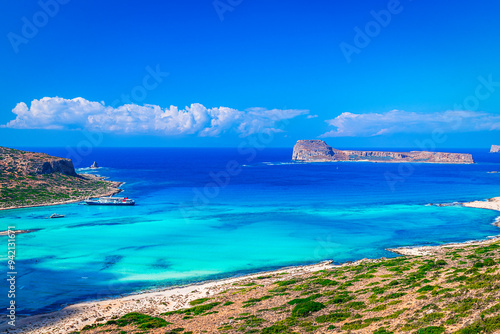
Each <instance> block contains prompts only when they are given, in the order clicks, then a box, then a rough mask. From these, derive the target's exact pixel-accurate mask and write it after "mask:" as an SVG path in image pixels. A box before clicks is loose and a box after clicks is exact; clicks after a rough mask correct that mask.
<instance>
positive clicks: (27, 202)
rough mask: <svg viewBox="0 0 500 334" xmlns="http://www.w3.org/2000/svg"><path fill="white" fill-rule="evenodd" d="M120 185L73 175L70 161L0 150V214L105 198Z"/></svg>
mask: <svg viewBox="0 0 500 334" xmlns="http://www.w3.org/2000/svg"><path fill="white" fill-rule="evenodd" d="M120 185H121V183H120V182H112V181H105V180H103V178H102V177H98V176H95V175H90V174H77V173H76V171H75V168H74V166H73V162H72V161H71V159H64V158H58V157H53V156H50V155H48V154H45V153H35V152H27V151H21V150H16V149H12V148H6V147H0V210H2V209H14V208H23V207H32V206H45V205H53V204H63V203H69V202H77V201H80V200H83V199H85V198H87V197H97V196H109V195H113V194H116V193H119V192H120V191H121V189H119V188H118V187H119V186H120Z"/></svg>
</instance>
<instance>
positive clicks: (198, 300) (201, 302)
mask: <svg viewBox="0 0 500 334" xmlns="http://www.w3.org/2000/svg"><path fill="white" fill-rule="evenodd" d="M209 300H210V298H199V299H195V300H192V301H190V302H189V305H192V306H195V305H199V304H203V303H204V302H206V301H209Z"/></svg>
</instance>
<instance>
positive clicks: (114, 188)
mask: <svg viewBox="0 0 500 334" xmlns="http://www.w3.org/2000/svg"><path fill="white" fill-rule="evenodd" d="M78 175H79V176H84V177H86V178H94V179H96V180H97V179H98V180H100V181H106V182H108V183H109V184H110V185H111V186H112V189H110V190H109V191H106V192H103V193H96V194H92V196H91V197H106V196H113V195H116V194H119V193H121V192H122V191H123V189H120V188H119V187H121V186H122V185H123V184H124V183H125V182H119V181H108V180H105V179H104V177H101V176H95V175H94V174H78ZM86 198H88V196H86V197H85V196H81V197H78V198H74V199H70V200H67V201H57V202H47V203H38V204H31V205H16V206H9V207H0V211H1V210H15V209H25V208H37V207H44V206H55V205H63V204H71V203H78V202H81V201H83V200H84V199H86Z"/></svg>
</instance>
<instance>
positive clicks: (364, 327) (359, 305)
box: [81, 242, 500, 334]
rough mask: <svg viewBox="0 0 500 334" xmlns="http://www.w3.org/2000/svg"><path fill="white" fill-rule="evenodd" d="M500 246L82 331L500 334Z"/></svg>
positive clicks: (269, 283) (309, 279) (351, 269)
mask: <svg viewBox="0 0 500 334" xmlns="http://www.w3.org/2000/svg"><path fill="white" fill-rule="evenodd" d="M499 259H500V244H499V243H498V242H490V243H486V244H482V245H463V246H459V247H452V248H443V247H437V248H436V251H435V252H434V254H433V255H427V256H421V257H417V256H404V257H398V258H394V259H381V260H365V261H361V262H358V263H356V264H353V265H344V266H341V267H335V268H332V269H329V270H323V271H319V272H314V273H308V274H300V275H297V276H294V277H290V276H289V277H286V278H284V277H285V276H281V275H279V274H270V275H266V276H261V277H258V278H257V279H248V280H246V281H243V282H240V283H238V284H237V285H234V286H232V287H230V288H229V289H227V290H224V291H223V292H222V293H220V294H218V295H215V296H210V297H207V298H202V299H198V300H195V301H192V302H191V303H190V304H191V307H189V308H185V309H179V310H175V311H172V312H167V313H162V314H155V311H154V310H151V314H141V313H129V314H127V315H124V316H122V317H115V318H114V319H101V321H99V322H97V323H95V324H93V325H89V326H86V327H85V328H83V329H82V330H81V333H89V334H90V333H146V332H147V333H183V334H189V333H262V334H274V333H374V334H388V333H416V334H440V333H457V334H471V333H499V332H500V263H499Z"/></svg>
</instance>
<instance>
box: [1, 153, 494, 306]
mask: <svg viewBox="0 0 500 334" xmlns="http://www.w3.org/2000/svg"><path fill="white" fill-rule="evenodd" d="M29 150H32V151H38V152H46V153H49V154H51V155H55V156H61V157H68V156H69V157H72V158H73V160H74V163H75V167H77V168H78V171H79V172H80V173H92V174H98V175H100V176H103V177H105V178H107V179H109V180H114V181H122V182H124V185H123V186H122V189H123V193H122V194H121V195H120V196H124V197H129V198H132V199H134V200H135V201H136V205H135V206H130V207H102V206H86V205H81V204H79V203H72V204H66V205H58V206H48V207H38V208H25V209H16V210H7V211H0V229H1V230H6V229H7V228H8V227H9V226H13V227H15V229H22V230H27V229H33V230H36V231H35V232H32V233H27V234H19V235H17V236H16V238H15V240H16V245H15V247H16V253H15V256H16V259H15V262H16V273H17V274H16V275H17V276H16V293H15V300H16V308H17V309H16V312H17V315H33V314H40V313H46V312H50V311H54V310H58V309H61V308H63V307H65V306H67V305H70V304H74V303H78V302H83V301H91V300H102V299H106V298H111V297H117V296H124V295H127V294H132V293H137V292H141V291H145V290H154V289H163V288H166V287H171V286H176V285H184V284H189V283H194V282H200V281H205V280H213V279H221V278H227V277H233V276H238V275H244V274H248V273H255V272H260V271H266V270H272V269H277V268H283V267H287V266H296V265H306V264H313V263H318V262H320V261H323V260H333V262H334V263H343V262H346V261H354V260H359V259H362V258H380V257H395V256H397V255H396V254H394V253H391V252H389V251H387V250H386V249H387V248H392V247H399V246H414V245H439V244H444V243H451V242H464V241H469V240H480V239H486V238H489V237H492V236H496V235H499V234H500V229H499V228H498V227H495V226H494V225H493V224H492V223H494V222H495V220H496V219H498V216H499V215H500V214H499V213H498V212H495V211H489V210H482V209H473V208H465V207H461V206H459V205H456V203H457V202H463V201H472V200H484V199H487V198H490V197H494V196H500V173H495V172H497V171H500V154H490V153H488V151H487V150H470V149H463V150H447V151H449V152H463V153H472V154H473V156H474V158H475V160H476V162H477V163H476V164H473V165H449V164H394V163H370V162H331V163H298V162H293V161H291V156H292V149H289V148H267V149H262V148H239V149H237V148H103V147H95V148H92V149H90V150H86V151H85V152H83V153H82V154H78V156H72V154H75V152H76V151H75V150H73V149H71V150H70V149H68V148H29ZM388 150H390V149H388ZM400 151H402V150H400ZM94 161H96V162H97V163H98V165H99V166H101V167H100V168H99V169H94V170H91V169H89V168H88V166H90V165H91V164H92V163H93V162H94ZM436 203H439V204H450V205H448V206H435V205H431V204H436ZM53 213H58V214H62V215H65V218H61V219H48V218H47V217H48V216H50V215H51V214H53ZM0 243H2V244H3V246H2V247H1V248H2V249H3V250H2V251H1V252H0V259H1V261H0V263H1V264H2V266H4V268H3V269H2V272H4V276H5V277H4V278H2V279H1V280H0V282H1V283H0V303H1V304H0V305H5V306H7V305H8V303H9V301H10V299H9V298H8V297H7V292H8V289H9V286H8V284H7V281H6V278H7V276H6V273H7V272H8V271H9V270H8V268H7V259H8V258H7V237H5V236H3V237H0ZM1 312H2V313H6V312H7V310H6V307H2V310H1Z"/></svg>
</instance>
